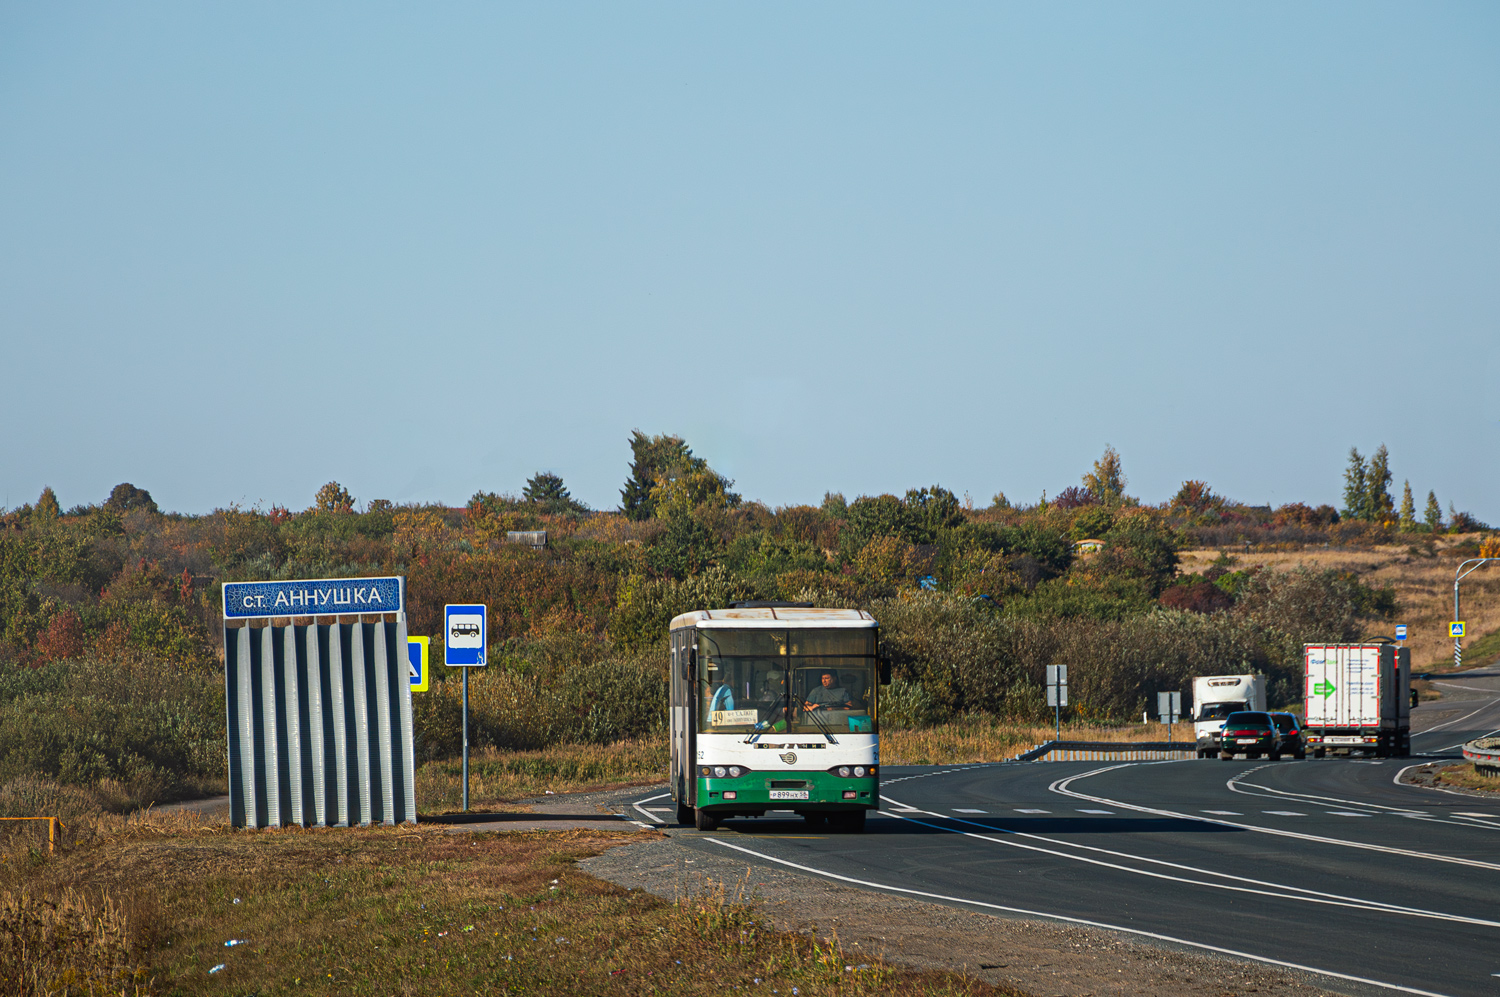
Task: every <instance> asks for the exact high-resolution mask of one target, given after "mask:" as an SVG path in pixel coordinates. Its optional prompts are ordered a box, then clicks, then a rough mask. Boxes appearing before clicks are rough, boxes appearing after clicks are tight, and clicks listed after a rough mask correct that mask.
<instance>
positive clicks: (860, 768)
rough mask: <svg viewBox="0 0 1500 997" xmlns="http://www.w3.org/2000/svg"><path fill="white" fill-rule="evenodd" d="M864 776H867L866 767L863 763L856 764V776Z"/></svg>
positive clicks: (858, 777)
mask: <svg viewBox="0 0 1500 997" xmlns="http://www.w3.org/2000/svg"><path fill="white" fill-rule="evenodd" d="M864 777H865V767H864V766H863V765H856V766H854V778H856V779H863V778H864Z"/></svg>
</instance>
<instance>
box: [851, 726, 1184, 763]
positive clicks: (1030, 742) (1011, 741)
mask: <svg viewBox="0 0 1500 997" xmlns="http://www.w3.org/2000/svg"><path fill="white" fill-rule="evenodd" d="M1055 733H1056V731H1055V729H1054V728H1053V727H1050V726H1045V727H1032V726H1026V725H1018V724H1008V723H1005V722H1003V721H998V720H991V719H987V718H970V719H968V720H963V721H959V722H956V723H947V724H941V725H939V726H936V727H928V728H926V729H924V730H896V731H884V732H882V733H881V735H880V760H881V762H882V763H883V764H886V765H953V764H961V763H972V762H1000V761H1005V760H1006V759H1010V758H1014V757H1016V756H1017V755H1019V754H1021V753H1022V752H1025V751H1029V750H1030V749H1031V748H1033V747H1035V746H1036V745H1038V744H1041V743H1042V742H1044V741H1050V740H1052V738H1053V736H1054V735H1055ZM1172 736H1173V739H1174V740H1178V741H1183V742H1188V741H1191V740H1192V738H1193V730H1192V726H1191V725H1189V724H1175V725H1174V726H1173V728H1172ZM1062 737H1063V740H1065V741H1109V742H1112V743H1113V742H1129V741H1165V740H1166V739H1167V728H1166V725H1165V724H1158V723H1150V724H1127V725H1123V726H1119V727H1089V726H1084V725H1081V724H1064V725H1063V728H1062Z"/></svg>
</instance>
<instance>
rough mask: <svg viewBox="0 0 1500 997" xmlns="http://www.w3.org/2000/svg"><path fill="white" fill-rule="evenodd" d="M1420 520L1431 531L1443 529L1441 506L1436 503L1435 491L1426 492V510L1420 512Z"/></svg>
mask: <svg viewBox="0 0 1500 997" xmlns="http://www.w3.org/2000/svg"><path fill="white" fill-rule="evenodd" d="M1422 522H1424V523H1426V524H1427V528H1428V529H1429V530H1431V531H1432V532H1433V533H1441V532H1442V531H1443V507H1442V506H1440V505H1438V500H1437V494H1436V493H1435V492H1428V493H1427V511H1426V512H1424V513H1422Z"/></svg>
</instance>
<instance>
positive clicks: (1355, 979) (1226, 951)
mask: <svg viewBox="0 0 1500 997" xmlns="http://www.w3.org/2000/svg"><path fill="white" fill-rule="evenodd" d="M706 840H708V841H710V842H712V843H713V844H716V845H722V846H723V847H725V848H732V849H734V850H735V851H737V852H741V853H743V854H746V855H753V856H755V857H756V858H760V859H764V860H766V861H767V862H774V863H776V864H777V865H783V866H786V867H788V868H790V869H797V870H800V871H802V872H806V873H811V874H812V875H814V876H820V877H823V878H825V879H836V880H838V881H839V882H842V883H852V884H854V885H855V886H868V887H870V888H871V889H876V890H885V891H887V892H890V893H905V894H907V895H909V896H916V897H926V898H928V899H929V900H943V901H947V902H949V903H960V904H968V905H970V906H973V907H983V908H986V909H988V910H998V911H1004V912H1005V913H1007V914H1021V915H1023V916H1025V917H1045V918H1048V919H1050V920H1053V921H1064V922H1066V923H1068V924H1081V925H1084V926H1086V927H1090V928H1104V929H1106V930H1109V931H1120V932H1124V933H1125V934H1128V935H1136V936H1137V937H1140V938H1154V939H1156V940H1157V941H1162V942H1170V943H1172V944H1174V945H1187V946H1189V947H1190V948H1195V949H1202V950H1204V951H1206V952H1217V953H1219V954H1220V955H1229V956H1234V957H1235V958H1238V959H1249V960H1251V961H1252V962H1259V963H1264V964H1265V965H1268V966H1280V967H1282V968H1283V969H1295V970H1299V971H1301V972H1304V973H1317V974H1319V975H1321V976H1327V977H1330V978H1332V979H1336V980H1349V981H1350V982H1352V983H1363V984H1366V985H1368V986H1372V987H1380V988H1381V989H1384V990H1395V991H1398V992H1400V993H1406V994H1418V995H1419V997H1449V995H1447V994H1440V993H1437V992H1436V991H1433V990H1418V989H1417V988H1416V987H1405V986H1402V985H1401V984H1399V983H1386V982H1384V981H1382V980H1374V979H1370V978H1369V977H1365V976H1351V975H1350V974H1348V973H1339V972H1335V971H1333V970H1330V969H1319V968H1318V967H1316V966H1306V965H1303V964H1301V963H1296V962H1287V961H1285V960H1283V959H1272V958H1271V957H1269V956H1263V955H1256V954H1254V953H1253V952H1242V951H1240V950H1238V949H1231V948H1225V947H1223V946H1221V945H1209V944H1207V943H1204V942H1194V941H1190V940H1188V939H1186V938H1178V937H1175V936H1173V935H1163V934H1160V933H1158V932H1155V931H1143V930H1141V929H1140V928H1127V927H1124V926H1122V925H1118V924H1109V923H1107V922H1104V921H1091V920H1088V919H1086V918H1081V917H1068V916H1067V915H1064V914H1049V913H1047V912H1046V911H1038V910H1026V909H1025V908H1022V907H1006V906H1003V905H1001V904H992V903H989V902H987V901H984V900H970V899H966V898H964V897H952V896H947V895H945V894H942V893H931V892H928V891H926V890H913V889H910V888H908V887H904V886H893V885H891V884H889V883H876V882H873V881H871V880H868V879H855V878H854V877H853V876H840V875H839V874H838V873H834V872H825V871H823V870H822V869H815V868H813V867H812V866H807V865H802V864H801V863H798V862H791V861H789V860H787V859H783V858H777V857H776V856H774V855H767V854H765V853H764V852H757V851H754V850H752V849H749V848H746V847H744V846H743V845H737V844H734V843H733V842H729V841H724V840H723V839H720V838H708V839H706Z"/></svg>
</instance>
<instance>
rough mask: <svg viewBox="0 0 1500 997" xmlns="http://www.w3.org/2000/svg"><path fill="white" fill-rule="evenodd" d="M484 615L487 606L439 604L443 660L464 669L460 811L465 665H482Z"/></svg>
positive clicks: (466, 735)
mask: <svg viewBox="0 0 1500 997" xmlns="http://www.w3.org/2000/svg"><path fill="white" fill-rule="evenodd" d="M488 616H489V607H488V606H483V605H454V604H452V603H450V604H448V605H447V606H444V607H443V663H444V664H446V665H447V666H448V667H449V668H462V669H463V670H464V813H468V812H469V669H470V668H483V667H484V665H485V649H486V648H487V647H488V646H489V626H488V622H487V617H488Z"/></svg>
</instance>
